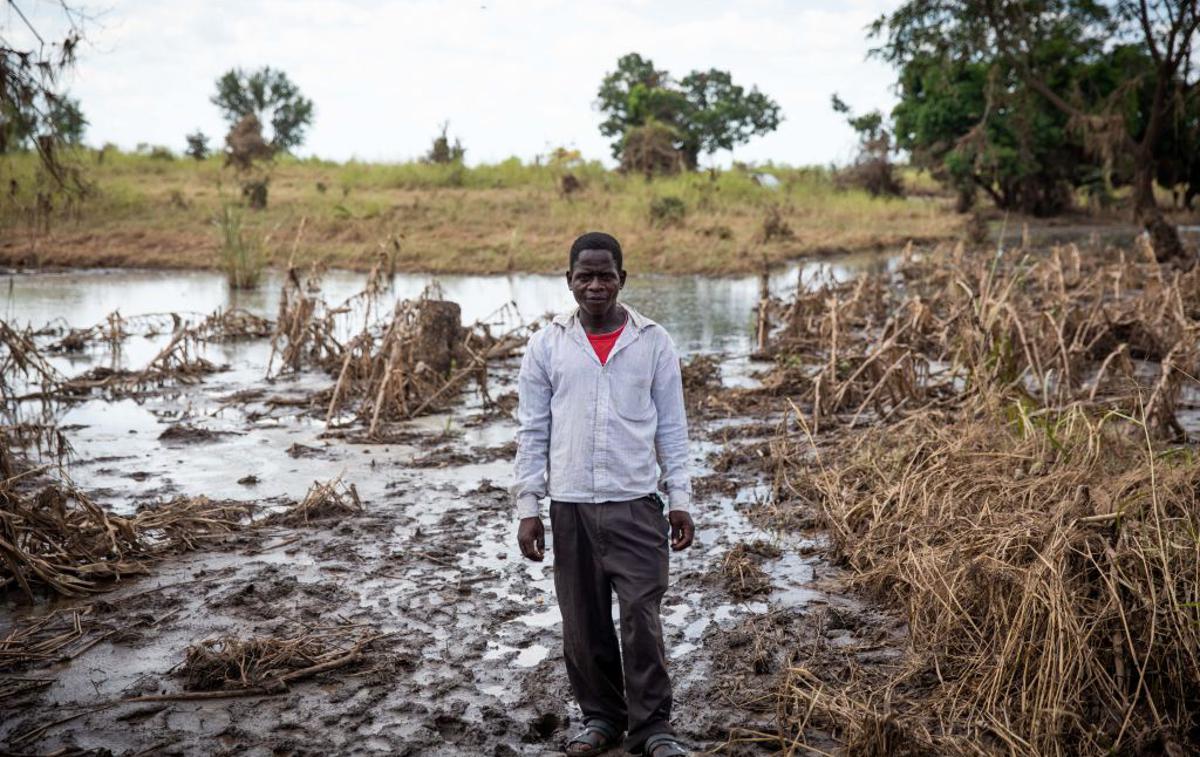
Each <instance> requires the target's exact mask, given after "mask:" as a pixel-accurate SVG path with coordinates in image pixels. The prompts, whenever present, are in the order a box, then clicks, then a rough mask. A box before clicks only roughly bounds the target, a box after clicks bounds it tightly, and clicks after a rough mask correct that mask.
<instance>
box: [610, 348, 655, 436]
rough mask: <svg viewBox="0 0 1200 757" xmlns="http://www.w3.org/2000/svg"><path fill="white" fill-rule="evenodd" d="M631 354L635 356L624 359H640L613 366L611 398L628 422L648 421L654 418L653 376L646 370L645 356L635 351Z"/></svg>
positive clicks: (620, 414)
mask: <svg viewBox="0 0 1200 757" xmlns="http://www.w3.org/2000/svg"><path fill="white" fill-rule="evenodd" d="M631 352H632V353H634V354H630V355H624V356H622V357H626V358H632V357H638V358H640V359H638V360H625V361H623V363H620V364H615V365H612V366H611V367H612V372H611V373H610V374H609V392H610V394H609V396H610V397H611V398H612V405H613V409H614V410H616V412H617V415H619V416H621V417H622V418H624V419H625V420H628V421H648V420H650V419H651V418H653V417H654V400H653V398H652V397H651V396H650V382H651V379H652V376H651V375H650V372H649V371H648V370H645V358H644V356H641V355H637V354H636V352H635V351H633V350H631ZM639 368H640V369H641V370H639Z"/></svg>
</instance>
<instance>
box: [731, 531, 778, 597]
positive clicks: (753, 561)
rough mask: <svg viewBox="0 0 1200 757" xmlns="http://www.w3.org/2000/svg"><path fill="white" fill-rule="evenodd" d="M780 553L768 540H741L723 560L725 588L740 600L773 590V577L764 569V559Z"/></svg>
mask: <svg viewBox="0 0 1200 757" xmlns="http://www.w3.org/2000/svg"><path fill="white" fill-rule="evenodd" d="M779 555H780V552H779V549H778V548H776V547H773V546H772V545H770V544H767V543H766V542H762V541H756V542H754V543H753V544H746V543H745V542H739V543H738V544H737V545H736V546H735V547H734V548H733V549H731V550H729V552H728V553H727V554H726V555H725V559H724V560H722V562H721V579H722V581H723V582H724V584H725V590H726V591H728V592H729V593H730V594H731V595H733V597H734V599H739V600H744V599H749V598H751V597H753V596H756V595H759V594H766V593H767V592H769V591H770V590H771V579H770V578H769V577H768V576H767V574H766V572H764V571H763V569H762V560H763V558H775V557H779Z"/></svg>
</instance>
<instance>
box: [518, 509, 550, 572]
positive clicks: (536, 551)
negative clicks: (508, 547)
mask: <svg viewBox="0 0 1200 757" xmlns="http://www.w3.org/2000/svg"><path fill="white" fill-rule="evenodd" d="M517 543H518V544H520V545H521V554H522V555H524V556H525V557H527V558H529V559H530V560H533V561H534V562H541V561H542V558H543V557H545V555H546V527H545V526H543V525H542V519H541V518H537V517H533V518H521V524H520V525H519V526H517Z"/></svg>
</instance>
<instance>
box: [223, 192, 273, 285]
mask: <svg viewBox="0 0 1200 757" xmlns="http://www.w3.org/2000/svg"><path fill="white" fill-rule="evenodd" d="M214 225H215V226H216V227H217V232H218V243H219V247H218V249H217V255H218V265H219V267H220V269H221V270H222V271H224V272H225V276H226V278H227V279H228V280H229V285H230V286H231V287H233V288H234V289H256V288H257V287H258V285H259V284H260V283H261V282H262V276H263V270H264V269H265V268H266V264H267V263H266V257H265V256H264V254H263V242H262V240H261V239H259V238H258V237H256V236H254V235H252V234H250V233H248V232H247V231H246V229H245V225H244V217H243V215H242V212H241V211H240V210H238V209H237V208H236V207H234V205H233V204H231V203H228V202H227V203H224V204H223V205H222V206H221V211H220V213H219V214H218V215H217V217H216V219H215V221H214Z"/></svg>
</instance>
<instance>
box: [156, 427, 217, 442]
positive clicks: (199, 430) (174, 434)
mask: <svg viewBox="0 0 1200 757" xmlns="http://www.w3.org/2000/svg"><path fill="white" fill-rule="evenodd" d="M231 433H232V432H230V431H214V430H212V429H209V428H204V427H202V426H192V425H190V424H187V423H176V424H175V425H173V426H168V427H167V429H166V430H165V431H163V432H162V433H161V434H159V435H158V440H159V441H160V442H175V443H177V444H203V443H205V442H214V441H216V440H217V439H220V438H221V437H222V436H228V435H230V434H231Z"/></svg>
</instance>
